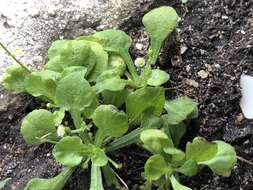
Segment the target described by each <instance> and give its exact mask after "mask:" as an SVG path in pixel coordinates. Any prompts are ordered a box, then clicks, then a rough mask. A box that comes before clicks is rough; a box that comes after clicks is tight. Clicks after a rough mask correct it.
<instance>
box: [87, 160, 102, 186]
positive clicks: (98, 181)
mask: <svg viewBox="0 0 253 190" xmlns="http://www.w3.org/2000/svg"><path fill="white" fill-rule="evenodd" d="M90 190H104V187H103V182H102V174H101V169H100V167H98V166H95V165H94V164H92V165H91V179H90Z"/></svg>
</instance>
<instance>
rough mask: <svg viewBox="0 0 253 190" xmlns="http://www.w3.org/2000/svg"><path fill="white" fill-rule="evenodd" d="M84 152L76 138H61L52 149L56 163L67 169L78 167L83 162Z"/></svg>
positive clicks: (78, 139)
mask: <svg viewBox="0 0 253 190" xmlns="http://www.w3.org/2000/svg"><path fill="white" fill-rule="evenodd" d="M85 152H87V150H86V149H85V147H84V144H83V142H82V140H81V139H80V138H79V137H77V136H73V137H70V136H67V137H64V138H62V139H61V140H60V141H59V142H58V143H57V144H56V145H55V147H54V149H53V155H54V158H55V159H56V161H58V162H59V163H61V164H62V165H64V166H68V167H74V166H77V165H79V164H80V163H81V162H82V160H83V157H84V155H85Z"/></svg>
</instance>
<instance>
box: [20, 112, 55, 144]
mask: <svg viewBox="0 0 253 190" xmlns="http://www.w3.org/2000/svg"><path fill="white" fill-rule="evenodd" d="M21 134H22V135H23V137H24V139H25V141H26V143H28V144H34V145H38V144H42V143H43V141H42V140H41V139H40V138H42V137H43V136H47V139H55V138H56V136H57V135H56V128H55V125H54V116H53V114H52V113H51V112H49V111H47V110H43V109H39V110H34V111H32V112H31V113H29V114H28V115H27V116H26V117H25V118H24V120H23V121H22V125H21Z"/></svg>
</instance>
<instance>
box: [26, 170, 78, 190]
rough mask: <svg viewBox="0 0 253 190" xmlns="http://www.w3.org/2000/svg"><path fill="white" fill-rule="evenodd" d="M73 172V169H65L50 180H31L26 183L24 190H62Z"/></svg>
mask: <svg viewBox="0 0 253 190" xmlns="http://www.w3.org/2000/svg"><path fill="white" fill-rule="evenodd" d="M74 170H75V168H66V169H64V170H63V171H62V172H61V173H60V174H58V175H57V176H55V177H54V178H51V179H41V178H34V179H31V180H30V181H29V182H28V183H27V185H26V187H25V190H49V189H50V190H62V189H63V187H64V185H65V183H66V182H67V180H68V178H69V177H70V176H71V174H72V173H73V171H74Z"/></svg>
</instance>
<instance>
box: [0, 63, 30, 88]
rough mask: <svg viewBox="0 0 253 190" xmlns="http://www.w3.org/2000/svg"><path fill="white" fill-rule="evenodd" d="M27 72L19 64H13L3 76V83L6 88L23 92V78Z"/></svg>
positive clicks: (27, 74)
mask: <svg viewBox="0 0 253 190" xmlns="http://www.w3.org/2000/svg"><path fill="white" fill-rule="evenodd" d="M27 76H29V72H28V71H27V70H25V69H24V68H22V67H21V66H19V65H17V64H15V65H12V66H10V67H9V68H8V69H7V70H6V72H5V74H4V77H3V85H4V87H5V88H6V89H8V90H11V91H15V92H16V93H20V92H25V83H24V81H25V78H26V77H27Z"/></svg>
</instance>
